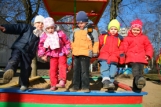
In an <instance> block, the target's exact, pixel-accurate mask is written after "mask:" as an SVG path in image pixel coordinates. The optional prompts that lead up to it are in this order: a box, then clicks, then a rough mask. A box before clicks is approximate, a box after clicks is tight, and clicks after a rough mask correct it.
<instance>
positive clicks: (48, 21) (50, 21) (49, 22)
mask: <svg viewBox="0 0 161 107" xmlns="http://www.w3.org/2000/svg"><path fill="white" fill-rule="evenodd" d="M43 23H44V29H46V28H48V27H51V26H54V27H55V23H54V19H53V18H51V17H47V18H45V19H44V21H43Z"/></svg>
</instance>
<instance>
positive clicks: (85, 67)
mask: <svg viewBox="0 0 161 107" xmlns="http://www.w3.org/2000/svg"><path fill="white" fill-rule="evenodd" d="M89 66H90V58H89V57H87V56H81V78H82V79H81V80H82V90H83V91H84V92H89Z"/></svg>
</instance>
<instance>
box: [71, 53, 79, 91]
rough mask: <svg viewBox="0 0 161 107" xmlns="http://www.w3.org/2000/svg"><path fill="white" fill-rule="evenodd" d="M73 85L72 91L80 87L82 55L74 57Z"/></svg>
mask: <svg viewBox="0 0 161 107" xmlns="http://www.w3.org/2000/svg"><path fill="white" fill-rule="evenodd" d="M73 59H74V60H73V81H72V84H73V87H72V88H71V89H70V91H77V90H79V89H80V82H81V73H80V72H81V64H80V57H79V56H74V58H73Z"/></svg>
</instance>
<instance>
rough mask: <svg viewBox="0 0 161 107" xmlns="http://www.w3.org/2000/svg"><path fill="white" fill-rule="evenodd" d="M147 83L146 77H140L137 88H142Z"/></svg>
mask: <svg viewBox="0 0 161 107" xmlns="http://www.w3.org/2000/svg"><path fill="white" fill-rule="evenodd" d="M145 84H146V80H145V78H144V77H140V78H139V79H138V81H137V88H139V89H142V88H143V87H144V86H145Z"/></svg>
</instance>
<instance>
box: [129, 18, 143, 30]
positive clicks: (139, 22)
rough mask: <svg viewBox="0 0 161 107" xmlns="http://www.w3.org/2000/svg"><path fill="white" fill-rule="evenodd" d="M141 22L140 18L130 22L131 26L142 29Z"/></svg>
mask: <svg viewBox="0 0 161 107" xmlns="http://www.w3.org/2000/svg"><path fill="white" fill-rule="evenodd" d="M142 26H143V23H142V21H141V20H140V19H136V20H134V21H132V22H131V28H134V27H137V28H139V29H142Z"/></svg>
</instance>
